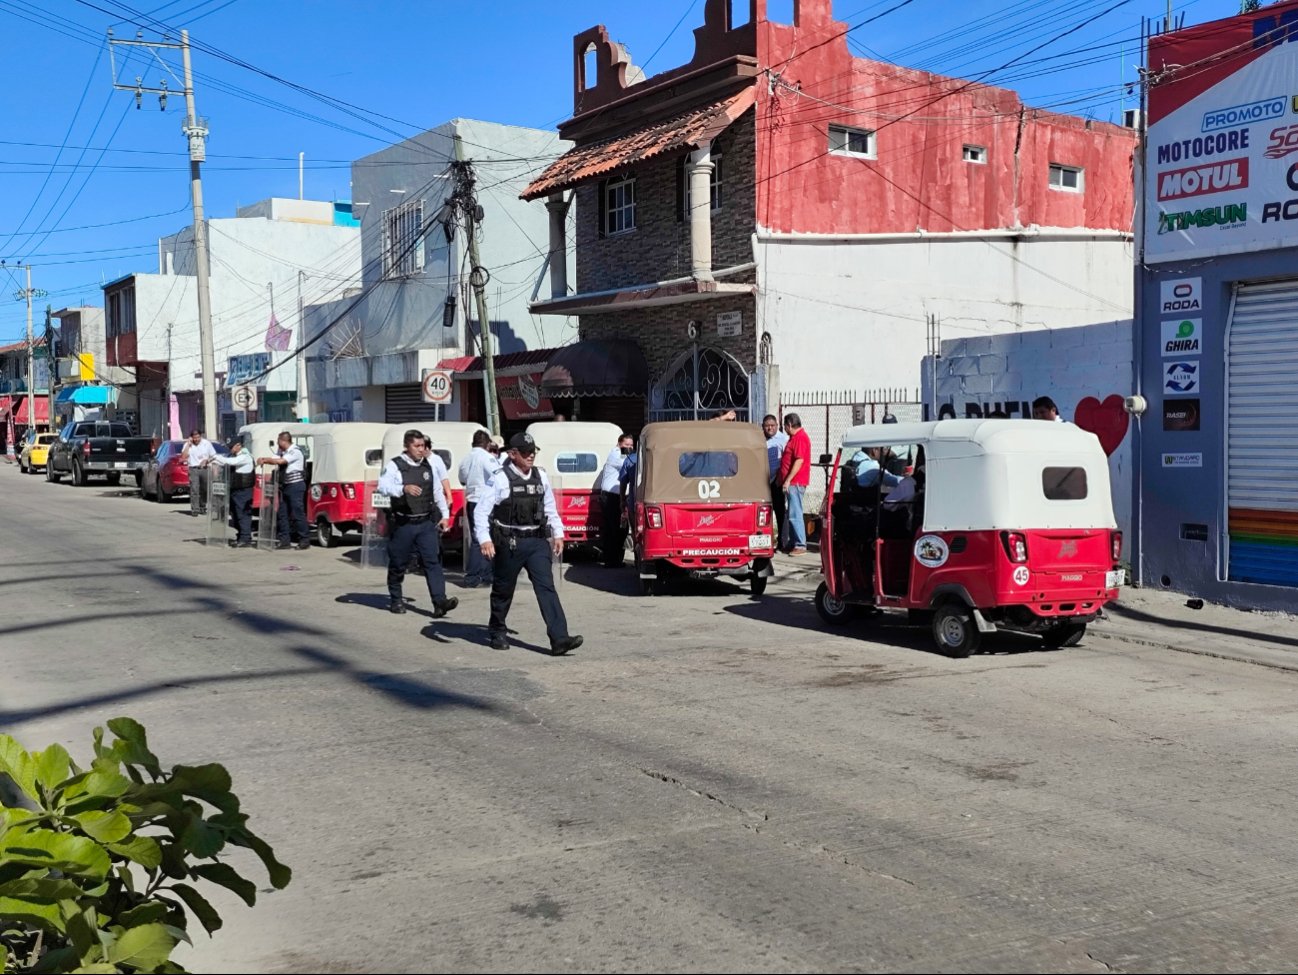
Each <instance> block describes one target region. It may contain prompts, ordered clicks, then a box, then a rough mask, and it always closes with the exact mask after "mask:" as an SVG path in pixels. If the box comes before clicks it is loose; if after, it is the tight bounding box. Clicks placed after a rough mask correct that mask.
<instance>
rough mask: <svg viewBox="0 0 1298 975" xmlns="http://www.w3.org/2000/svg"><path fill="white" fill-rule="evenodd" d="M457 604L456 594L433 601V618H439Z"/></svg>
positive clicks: (458, 601) (458, 603)
mask: <svg viewBox="0 0 1298 975" xmlns="http://www.w3.org/2000/svg"><path fill="white" fill-rule="evenodd" d="M458 605H460V597H458V596H447V597H446V598H445V599H442V600H439V601H437V602H434V603H433V619H440V618H441V617H443V616H445V615H446V614H447V613H449V612H450V611H451V610H453V609H454V608H455V607H456V606H458Z"/></svg>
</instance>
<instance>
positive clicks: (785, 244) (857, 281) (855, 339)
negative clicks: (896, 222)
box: [756, 237, 1132, 391]
mask: <svg viewBox="0 0 1298 975" xmlns="http://www.w3.org/2000/svg"><path fill="white" fill-rule="evenodd" d="M756 253H757V268H758V276H759V278H758V280H759V284H760V287H761V293H760V296H759V298H758V302H757V310H758V319H759V326H760V327H759V329H758V332H759V334H760V332H762V331H766V332H769V333H770V335H771V340H772V350H773V356H774V361H775V362H777V363H779V366H780V384H781V386H782V387H783V388H784V389H786V390H794V391H802V390H808V389H860V388H863V387H873V388H878V387H898V386H912V387H913V386H917V385H918V384H919V378H920V377H919V375H918V372H917V366H916V364H917V363H918V362H919V361H920V359H921V358H922V357H923V356H924V355H925V353H926V352H927V351H928V348H927V344H926V335H927V331H926V316H927V315H929V314H936V315H937V316H938V317H939V318H940V319H941V334H942V337H943V338H946V339H954V338H965V337H974V336H979V335H991V334H995V333H1002V332H1012V333H1017V332H1026V331H1033V330H1036V329H1045V328H1067V327H1070V326H1075V325H1085V324H1089V323H1092V322H1105V321H1113V320H1115V319H1128V318H1130V317H1131V290H1132V288H1131V245H1130V243H1129V242H1127V241H1123V240H1117V239H1109V240H1088V239H1064V240H1058V239H1048V238H1045V237H1040V238H1035V239H1034V238H1026V239H1023V240H1020V241H1017V242H1016V241H1014V240H1002V239H993V240H970V239H959V238H935V239H929V240H907V241H902V242H877V241H868V242H866V241H855V242H853V241H843V240H834V239H832V238H805V239H796V240H789V239H783V240H766V239H762V238H759V239H758V244H757V248H756Z"/></svg>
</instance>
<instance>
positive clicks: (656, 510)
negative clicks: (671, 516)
mask: <svg viewBox="0 0 1298 975" xmlns="http://www.w3.org/2000/svg"><path fill="white" fill-rule="evenodd" d="M644 514H645V522H646V524H648V526H649V527H650V528H662V526H663V509H662V508H660V507H658V506H657V505H652V504H651V505H646V506H645V509H644Z"/></svg>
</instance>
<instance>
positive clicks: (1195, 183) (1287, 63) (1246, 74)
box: [1141, 3, 1298, 312]
mask: <svg viewBox="0 0 1298 975" xmlns="http://www.w3.org/2000/svg"><path fill="white" fill-rule="evenodd" d="M1284 8H1285V9H1284V10H1283V11H1282V12H1273V11H1271V10H1270V9H1268V8H1263V11H1256V12H1253V13H1244V14H1239V15H1237V16H1234V17H1228V18H1225V19H1223V20H1217V21H1212V22H1210V23H1206V24H1199V25H1196V26H1194V27H1187V28H1185V29H1183V30H1179V31H1170V32H1168V33H1166V34H1161V35H1158V36H1156V37H1152V38H1150V40H1149V57H1148V72H1149V74H1148V77H1150V78H1151V79H1154V80H1151V82H1150V85H1149V102H1148V105H1149V127H1148V133H1147V137H1148V145H1149V146H1150V150H1149V153H1148V155H1147V156H1146V159H1145V167H1144V173H1143V176H1142V181H1143V184H1144V192H1143V207H1142V212H1143V214H1144V216H1143V227H1142V237H1141V239H1142V243H1143V249H1144V255H1143V256H1144V260H1145V261H1146V262H1147V263H1151V264H1157V263H1159V262H1163V261H1180V260H1187V259H1201V258H1206V257H1214V256H1217V255H1221V254H1243V253H1250V252H1254V251H1261V250H1269V249H1273V248H1278V247H1291V246H1298V202H1296V203H1295V204H1294V205H1293V206H1290V207H1287V208H1286V203H1285V189H1284V188H1285V186H1286V185H1287V182H1288V179H1289V175H1290V174H1289V172H1288V170H1289V163H1291V162H1293V160H1294V158H1295V157H1294V154H1295V153H1298V106H1296V105H1295V98H1294V95H1295V94H1298V90H1295V87H1294V78H1295V77H1298V44H1290V43H1288V41H1289V40H1292V39H1294V38H1298V8H1295V7H1293V6H1292V5H1291V4H1288V3H1286V4H1284ZM1264 11H1265V12H1264ZM1178 163H1179V165H1177V164H1178ZM1190 200H1193V201H1194V205H1192V206H1184V205H1183V206H1175V205H1171V206H1169V204H1175V203H1176V202H1177V201H1190ZM1169 310H1170V309H1164V311H1165V312H1166V311H1169ZM1186 310H1195V309H1186ZM1177 311H1178V312H1180V310H1177Z"/></svg>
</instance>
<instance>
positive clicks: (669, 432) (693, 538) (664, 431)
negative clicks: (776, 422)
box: [632, 421, 775, 595]
mask: <svg viewBox="0 0 1298 975" xmlns="http://www.w3.org/2000/svg"><path fill="white" fill-rule="evenodd" d="M638 455H639V462H638V464H637V465H636V474H635V488H634V490H635V501H636V504H635V518H634V523H633V525H632V537H633V542H634V547H635V560H636V568H637V570H638V572H639V574H640V584H641V591H642V592H644V593H646V594H648V593H652V592H653V591H654V589H655V587H656V586H657V585H658V584H660V583H662V582H664V581H666V579H667V578H668V577H670V576H671V575H673V574H675V575H679V574H690V575H699V576H715V575H726V576H731V577H734V578H739V579H744V580H747V581H748V582H749V584H750V586H751V588H752V592H753V594H754V595H761V594H762V593H763V592H765V590H766V583H767V580H768V579H769V578H770V576H771V575H772V570H771V558H772V557H773V556H774V554H775V534H774V521H775V518H774V513H773V509H772V507H771V486H770V464H769V461H768V459H767V453H766V438H765V437H764V436H763V434H762V431H761V429H760V428H758V427H756V426H754V425H752V424H748V423H716V422H711V421H702V422H700V421H684V422H678V423H651V424H649V425H648V426H647V427H645V428H644V430H643V431H642V432H641V434H640V446H639V450H638Z"/></svg>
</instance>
